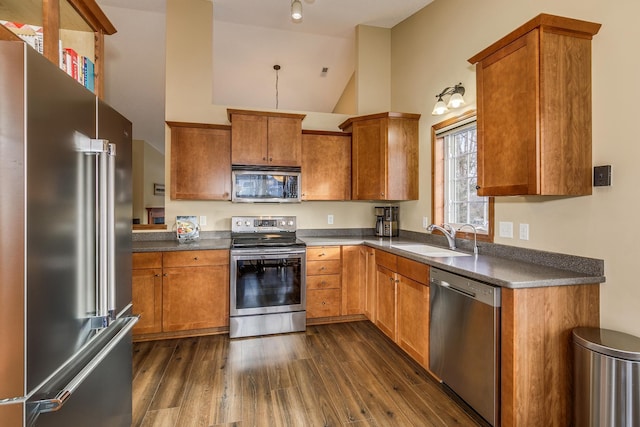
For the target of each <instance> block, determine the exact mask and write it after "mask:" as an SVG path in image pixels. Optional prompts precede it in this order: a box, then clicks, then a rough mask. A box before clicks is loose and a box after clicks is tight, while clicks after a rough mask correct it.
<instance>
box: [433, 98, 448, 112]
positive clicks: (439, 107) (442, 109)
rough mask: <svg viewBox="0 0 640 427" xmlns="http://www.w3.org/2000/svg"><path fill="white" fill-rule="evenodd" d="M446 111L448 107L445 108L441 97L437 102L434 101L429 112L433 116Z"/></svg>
mask: <svg viewBox="0 0 640 427" xmlns="http://www.w3.org/2000/svg"><path fill="white" fill-rule="evenodd" d="M447 111H449V109H447V106H446V104H445V103H444V101H443V100H442V98H438V102H436V105H435V106H434V107H433V111H432V112H431V114H432V115H434V116H440V115H442V114H444V113H446V112H447Z"/></svg>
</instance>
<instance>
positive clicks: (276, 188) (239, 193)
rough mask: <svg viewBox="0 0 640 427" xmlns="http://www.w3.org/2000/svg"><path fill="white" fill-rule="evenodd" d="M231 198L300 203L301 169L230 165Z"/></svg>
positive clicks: (252, 201)
mask: <svg viewBox="0 0 640 427" xmlns="http://www.w3.org/2000/svg"><path fill="white" fill-rule="evenodd" d="M231 183H232V192H231V201H232V202H235V203H243V202H247V203H299V202H300V168H299V167H280V166H233V167H232V168H231Z"/></svg>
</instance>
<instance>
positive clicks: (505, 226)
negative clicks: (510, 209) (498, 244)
mask: <svg viewBox="0 0 640 427" xmlns="http://www.w3.org/2000/svg"><path fill="white" fill-rule="evenodd" d="M499 232H500V237H506V238H509V239H513V223H512V222H507V221H500V230H499Z"/></svg>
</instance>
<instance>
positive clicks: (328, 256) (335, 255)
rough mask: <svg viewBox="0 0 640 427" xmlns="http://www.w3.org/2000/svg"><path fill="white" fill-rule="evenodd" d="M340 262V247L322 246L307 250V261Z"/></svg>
mask: <svg viewBox="0 0 640 427" xmlns="http://www.w3.org/2000/svg"><path fill="white" fill-rule="evenodd" d="M324 260H338V261H340V246H320V247H316V248H307V261H324Z"/></svg>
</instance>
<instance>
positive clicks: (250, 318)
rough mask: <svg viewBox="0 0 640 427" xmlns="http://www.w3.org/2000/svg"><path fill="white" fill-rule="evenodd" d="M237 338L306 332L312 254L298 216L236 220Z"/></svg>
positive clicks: (233, 327)
mask: <svg viewBox="0 0 640 427" xmlns="http://www.w3.org/2000/svg"><path fill="white" fill-rule="evenodd" d="M230 273H231V274H230V278H231V283H230V286H231V289H230V297H231V300H230V306H229V311H230V322H229V335H230V337H231V338H237V337H249V336H256V335H270V334H280V333H286V332H298V331H304V330H305V329H306V323H307V314H306V283H305V278H306V253H305V244H304V242H302V241H301V240H299V239H298V238H297V237H296V217H294V216H238V217H235V216H234V217H232V218H231V271H230Z"/></svg>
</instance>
